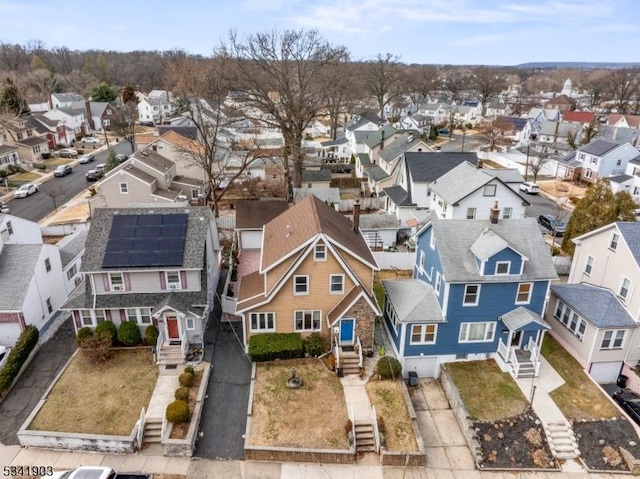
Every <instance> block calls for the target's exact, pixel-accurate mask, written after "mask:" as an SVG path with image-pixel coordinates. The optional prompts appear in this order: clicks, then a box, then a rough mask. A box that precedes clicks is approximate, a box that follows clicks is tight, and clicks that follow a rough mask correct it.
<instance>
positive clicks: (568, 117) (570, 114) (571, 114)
mask: <svg viewBox="0 0 640 479" xmlns="http://www.w3.org/2000/svg"><path fill="white" fill-rule="evenodd" d="M595 117H596V114H595V113H593V112H592V111H567V112H565V113H564V115H562V120H563V121H572V122H576V123H591V122H592V121H593V120H594V118H595Z"/></svg>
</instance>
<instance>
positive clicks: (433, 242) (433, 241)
mask: <svg viewBox="0 0 640 479" xmlns="http://www.w3.org/2000/svg"><path fill="white" fill-rule="evenodd" d="M429 246H431V249H436V236H435V234H434V233H433V228H431V236H430V237H429Z"/></svg>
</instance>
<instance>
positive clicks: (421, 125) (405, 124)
mask: <svg viewBox="0 0 640 479" xmlns="http://www.w3.org/2000/svg"><path fill="white" fill-rule="evenodd" d="M395 127H396V128H398V130H405V131H415V132H417V133H426V134H429V128H430V127H431V123H430V121H429V119H428V118H427V117H426V116H425V115H422V114H420V113H413V114H411V113H409V114H407V115H404V116H402V117H401V118H400V120H399V121H398V123H397V124H396V125H395Z"/></svg>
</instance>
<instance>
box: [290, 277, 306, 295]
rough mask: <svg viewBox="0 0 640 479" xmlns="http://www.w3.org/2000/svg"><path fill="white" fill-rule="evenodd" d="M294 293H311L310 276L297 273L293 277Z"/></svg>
mask: <svg viewBox="0 0 640 479" xmlns="http://www.w3.org/2000/svg"><path fill="white" fill-rule="evenodd" d="M293 294H295V295H301V294H309V276H307V275H300V276H297V275H296V276H294V277H293Z"/></svg>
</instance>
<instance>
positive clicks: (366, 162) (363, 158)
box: [358, 153, 373, 166]
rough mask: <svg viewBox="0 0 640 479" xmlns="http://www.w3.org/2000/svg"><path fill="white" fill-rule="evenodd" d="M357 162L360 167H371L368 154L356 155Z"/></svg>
mask: <svg viewBox="0 0 640 479" xmlns="http://www.w3.org/2000/svg"><path fill="white" fill-rule="evenodd" d="M358 160H359V161H360V164H361V165H362V166H370V165H373V163H372V162H371V158H370V157H369V153H358Z"/></svg>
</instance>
